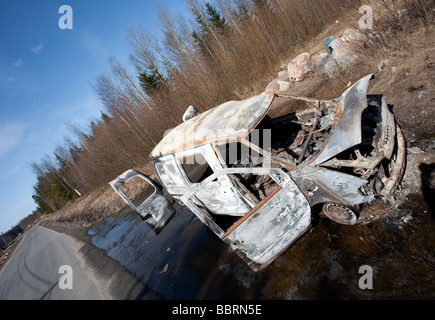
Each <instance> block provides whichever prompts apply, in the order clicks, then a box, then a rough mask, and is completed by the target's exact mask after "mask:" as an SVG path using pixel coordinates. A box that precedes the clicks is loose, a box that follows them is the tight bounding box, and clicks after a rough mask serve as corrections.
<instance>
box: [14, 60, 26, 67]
mask: <svg viewBox="0 0 435 320" xmlns="http://www.w3.org/2000/svg"><path fill="white" fill-rule="evenodd" d="M23 62H24V61H23V59H18V60H17V61H15V62H14V63H13V65H14V67H17V68H19V67H21V65H22V64H23Z"/></svg>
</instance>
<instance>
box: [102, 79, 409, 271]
mask: <svg viewBox="0 0 435 320" xmlns="http://www.w3.org/2000/svg"><path fill="white" fill-rule="evenodd" d="M371 78H372V75H368V76H366V77H364V78H362V79H361V80H360V81H358V82H357V83H355V84H354V85H353V86H352V87H350V88H348V89H347V90H346V91H345V92H344V93H343V94H342V95H341V96H340V97H339V98H337V99H334V100H315V99H310V98H306V97H299V96H293V95H290V94H286V93H279V92H278V93H263V94H261V95H258V96H254V97H252V98H250V99H246V100H243V101H230V102H227V103H224V104H222V105H220V106H218V107H215V108H213V109H210V110H208V111H207V112H204V113H201V114H199V115H196V113H192V116H193V117H192V118H191V119H189V120H187V121H185V122H183V123H182V124H180V125H179V126H177V127H176V128H175V129H173V130H171V131H170V132H169V134H167V135H166V136H165V137H164V138H163V140H162V141H161V142H160V143H159V144H158V145H157V146H156V147H155V149H154V150H153V151H152V152H151V156H150V158H151V163H152V165H153V169H154V172H155V174H156V176H157V179H158V180H159V182H160V184H161V185H162V186H163V190H162V189H160V186H159V185H158V184H157V183H156V182H154V181H152V180H151V179H149V178H148V177H146V176H144V175H142V174H141V173H139V172H137V171H134V170H129V171H127V172H125V173H124V174H122V175H121V176H119V177H118V178H116V179H115V180H113V181H112V182H111V183H110V184H111V185H112V187H113V188H114V189H115V190H116V191H117V192H118V193H119V194H120V195H121V197H122V198H123V199H124V200H125V201H126V202H127V203H128V204H129V205H130V207H131V208H133V209H134V210H135V211H136V212H137V213H138V214H140V215H141V216H142V218H143V219H144V220H145V222H146V223H147V224H148V225H149V226H150V227H151V228H152V229H153V230H155V231H156V232H157V233H158V232H160V231H161V230H162V229H163V228H164V226H165V225H166V224H167V223H168V222H169V220H170V219H171V218H172V216H173V215H174V212H175V211H174V209H173V208H172V206H171V204H170V202H169V200H167V198H166V197H165V196H164V192H166V195H170V196H171V198H173V199H175V200H176V201H178V202H180V203H182V204H184V205H185V206H187V207H188V208H189V209H190V210H191V211H192V212H193V213H194V214H195V215H196V216H197V217H198V218H199V220H201V221H202V222H203V223H204V224H205V225H207V226H208V227H209V228H210V229H211V230H212V231H213V232H214V233H215V234H216V235H217V236H218V237H219V238H221V239H222V240H223V241H224V242H226V243H227V244H228V245H230V247H231V248H232V249H233V250H234V251H235V252H237V253H238V254H239V255H240V256H241V257H242V258H243V259H244V260H245V261H246V262H247V263H248V264H249V265H250V266H251V267H252V268H253V269H254V270H260V269H262V268H264V267H266V266H267V265H268V264H269V263H271V262H272V261H273V260H274V259H275V258H276V257H277V256H278V255H279V254H280V253H282V252H283V251H284V250H285V249H286V248H287V247H289V246H290V245H291V244H292V243H293V242H294V241H295V240H296V239H298V238H299V237H300V236H301V235H302V234H303V233H304V232H306V231H307V230H308V229H309V228H310V226H311V219H312V210H311V208H312V207H313V206H315V205H323V212H324V213H325V215H326V216H328V217H329V218H331V219H332V220H334V221H336V222H338V223H342V224H350V225H353V224H356V223H360V222H361V218H360V217H359V215H358V210H357V208H358V206H359V205H361V204H364V203H370V202H371V201H373V200H374V199H375V198H381V199H385V200H388V199H391V198H392V195H393V192H394V191H395V190H396V188H397V186H398V183H399V182H400V179H401V177H402V175H403V170H404V165H405V141H404V138H403V135H402V133H401V131H400V128H399V127H398V125H397V124H396V122H395V119H394V116H393V114H392V113H391V112H390V110H389V109H388V107H387V104H386V102H385V100H384V98H383V97H382V96H381V95H367V88H368V84H369V81H370V79H371ZM190 111H191V110H190ZM133 177H140V178H142V179H144V180H146V181H147V182H148V183H149V184H151V185H152V186H153V188H154V193H153V194H152V195H151V196H150V197H149V198H148V199H147V200H145V201H144V202H143V203H142V204H140V205H139V206H136V205H135V204H134V203H133V202H132V201H131V200H130V199H129V198H128V197H127V196H126V195H125V194H124V193H123V191H122V186H123V185H125V184H126V183H127V182H128V181H129V180H130V179H132V178H133Z"/></svg>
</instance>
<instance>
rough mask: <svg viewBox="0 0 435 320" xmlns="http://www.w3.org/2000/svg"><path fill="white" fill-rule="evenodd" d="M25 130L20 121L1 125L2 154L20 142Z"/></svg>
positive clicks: (0, 148) (0, 150) (0, 144)
mask: <svg viewBox="0 0 435 320" xmlns="http://www.w3.org/2000/svg"><path fill="white" fill-rule="evenodd" d="M23 131H24V127H23V125H21V124H18V123H10V124H6V125H2V126H0V156H3V155H5V154H6V153H7V152H9V150H11V149H12V148H14V147H15V146H16V145H17V144H18V143H19V142H20V140H21V136H22V134H23Z"/></svg>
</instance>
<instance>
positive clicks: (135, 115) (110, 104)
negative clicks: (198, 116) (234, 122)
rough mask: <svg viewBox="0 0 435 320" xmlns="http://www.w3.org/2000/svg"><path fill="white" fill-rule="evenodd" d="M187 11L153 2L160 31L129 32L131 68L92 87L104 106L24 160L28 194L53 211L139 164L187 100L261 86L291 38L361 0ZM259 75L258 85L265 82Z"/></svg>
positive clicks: (312, 32) (212, 4) (210, 103)
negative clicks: (30, 174)
mask: <svg viewBox="0 0 435 320" xmlns="http://www.w3.org/2000/svg"><path fill="white" fill-rule="evenodd" d="M185 5H186V6H187V7H188V9H189V12H190V15H189V16H188V17H181V16H177V15H171V14H170V13H169V11H168V10H167V9H166V8H164V7H163V6H156V7H155V12H156V14H157V16H158V20H159V25H158V29H159V30H160V32H159V34H158V35H152V34H150V33H149V32H147V31H146V30H144V29H143V28H137V29H130V30H128V32H127V39H128V45H129V47H130V56H129V61H130V63H129V66H123V65H121V64H120V63H119V62H118V61H117V60H116V59H115V58H112V59H111V60H110V61H109V67H110V70H109V72H108V73H106V74H103V75H101V76H99V77H98V78H97V79H96V80H95V81H94V83H93V84H92V85H93V88H94V90H95V93H96V95H97V96H98V98H99V100H100V101H101V104H102V105H103V110H102V111H101V117H100V118H99V119H94V120H92V121H90V123H89V126H88V128H86V129H81V128H78V127H76V126H74V125H70V126H69V128H70V132H71V135H70V136H67V137H64V141H63V143H61V144H60V145H58V146H57V147H56V148H55V150H54V152H53V154H51V155H46V156H45V157H44V158H42V159H41V160H40V161H38V162H35V163H33V164H32V168H33V170H34V173H35V174H36V176H37V182H36V184H35V185H34V194H33V199H34V201H35V202H36V204H37V206H38V210H39V211H40V212H46V213H51V212H54V211H56V210H58V209H60V208H61V207H62V206H63V205H64V204H65V203H66V202H68V201H69V200H72V199H75V198H77V197H80V196H84V195H88V194H90V193H91V192H92V191H93V190H95V189H96V188H99V187H101V186H103V185H105V184H107V183H108V182H109V181H111V180H112V179H114V178H115V177H116V176H118V175H119V174H120V173H122V172H123V171H125V170H127V169H129V168H141V167H144V166H146V165H147V163H148V155H149V153H150V152H151V150H152V149H153V148H154V146H155V145H156V144H157V143H158V142H159V141H160V140H161V138H162V137H163V134H164V132H165V131H166V130H168V129H170V128H173V127H175V126H176V125H178V124H179V123H180V122H181V119H182V115H183V113H184V111H185V110H186V108H187V107H188V106H189V105H193V106H194V107H195V108H196V109H198V110H199V111H200V112H203V111H206V110H208V109H210V108H212V107H214V106H216V105H219V104H221V103H223V102H226V101H228V100H239V99H243V98H247V97H249V96H252V95H253V94H258V93H260V92H262V91H263V88H264V86H265V84H266V83H267V79H268V76H270V75H272V74H273V75H274V74H276V73H277V71H278V70H279V69H280V66H281V65H283V64H284V63H285V62H286V60H287V59H288V57H289V56H290V55H291V54H292V50H293V49H294V48H295V46H296V45H298V44H300V43H303V42H304V41H307V40H309V39H311V38H313V37H315V36H316V35H318V34H319V33H320V32H321V31H322V30H323V29H324V28H325V27H326V26H328V25H329V24H331V22H333V21H335V20H336V19H337V18H338V17H339V16H340V15H341V14H342V13H343V12H346V11H348V10H355V13H356V14H358V7H359V6H360V5H361V3H360V0H328V1H323V0H213V1H212V0H210V1H199V0H187V1H186V4H185ZM265 81H266V83H265Z"/></svg>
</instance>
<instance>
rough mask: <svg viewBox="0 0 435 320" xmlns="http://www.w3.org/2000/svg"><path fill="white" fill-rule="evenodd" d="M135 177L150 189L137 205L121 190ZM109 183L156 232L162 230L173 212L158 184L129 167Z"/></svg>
mask: <svg viewBox="0 0 435 320" xmlns="http://www.w3.org/2000/svg"><path fill="white" fill-rule="evenodd" d="M137 177H138V178H141V179H143V180H144V181H145V182H146V183H147V184H149V185H150V186H151V189H152V193H151V195H150V196H148V197H147V198H146V199H145V200H144V201H143V202H142V203H140V204H138V205H136V204H135V203H134V201H132V200H131V199H130V198H129V197H128V196H127V195H126V194H125V192H124V190H123V189H124V187H125V186H126V184H127V183H128V182H129V181H131V180H132V179H133V178H137ZM109 184H110V185H111V187H112V188H113V189H114V190H115V191H116V192H117V193H118V194H119V195H120V196H121V198H122V199H123V200H124V201H125V202H126V203H127V204H128V205H129V206H130V208H131V209H133V210H134V211H136V213H137V214H139V215H140V216H141V217H142V219H143V220H144V221H145V223H146V224H147V225H148V226H149V227H150V228H151V229H152V230H153V231H154V232H155V233H157V234H158V233H159V232H160V231H162V230H163V228H164V227H165V226H166V225H167V224H168V222H169V221H170V220H171V219H172V217H173V216H174V214H175V209H174V207H173V206H172V204H171V203H170V202H169V200H168V199H167V198H166V197H165V196H164V195H163V192H162V190H161V188H160V186H159V185H158V184H157V183H156V182H154V181H153V180H152V179H151V178H149V177H147V176H146V175H144V174H142V173H140V172H138V171H136V170H132V169H131V170H128V171H126V172H124V173H123V174H121V175H120V176H119V177H117V178H116V179H114V180H112V181H111V182H110V183H109Z"/></svg>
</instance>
